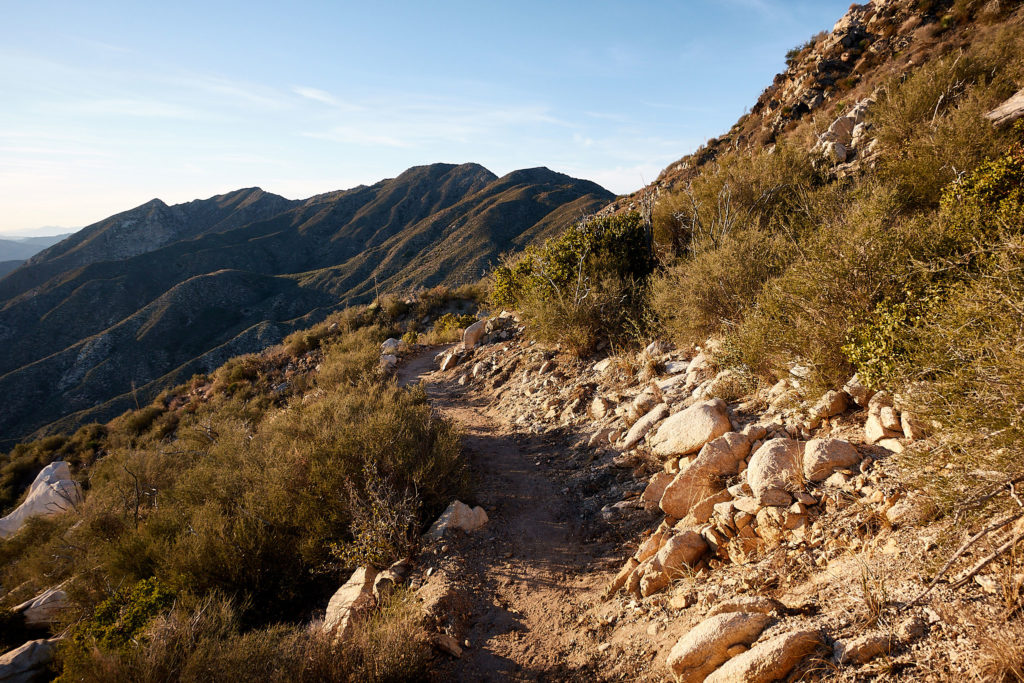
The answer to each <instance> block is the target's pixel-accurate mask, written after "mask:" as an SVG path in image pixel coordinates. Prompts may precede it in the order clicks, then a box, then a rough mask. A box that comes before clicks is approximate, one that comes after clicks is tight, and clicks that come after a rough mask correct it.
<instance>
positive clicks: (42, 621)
mask: <svg viewBox="0 0 1024 683" xmlns="http://www.w3.org/2000/svg"><path fill="white" fill-rule="evenodd" d="M63 585H64V584H61V585H60V586H55V587H53V588H49V589H47V590H45V591H43V592H42V593H40V594H39V595H37V596H36V597H34V598H32V599H31V600H26V601H25V602H23V603H21V604H20V605H18V606H17V607H14V608H13V609H11V611H12V612H15V613H20V614H21V615H22V616H23V617H25V624H26V625H27V626H32V627H38V626H49V625H50V624H52V623H53V622H54V621H55V620H56V618H57V615H59V614H60V613H61V612H62V611H64V609H65V608H67V606H68V594H67V593H66V592H65V591H64V589H63V588H62V586H63ZM2 680H3V679H0V681H2Z"/></svg>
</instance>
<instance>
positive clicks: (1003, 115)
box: [985, 90, 1024, 126]
mask: <svg viewBox="0 0 1024 683" xmlns="http://www.w3.org/2000/svg"><path fill="white" fill-rule="evenodd" d="M1022 116H1024V90H1018V91H1017V93H1016V94H1015V95H1013V97H1011V98H1010V99H1008V100H1006V101H1005V102H1003V103H1002V104H1000V105H999V106H998V107H996V108H995V109H993V110H992V111H990V112H988V113H987V114H985V118H987V119H988V120H989V121H991V122H992V123H993V124H994V125H996V126H1000V125H1002V124H1004V123H1011V122H1013V121H1016V120H1017V119H1019V118H1021V117H1022Z"/></svg>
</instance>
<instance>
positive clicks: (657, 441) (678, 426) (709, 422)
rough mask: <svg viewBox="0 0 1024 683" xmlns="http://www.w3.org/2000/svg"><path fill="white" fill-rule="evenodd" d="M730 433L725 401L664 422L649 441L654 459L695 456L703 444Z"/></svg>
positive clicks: (702, 405) (689, 410) (699, 405)
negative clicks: (656, 457) (658, 457)
mask: <svg viewBox="0 0 1024 683" xmlns="http://www.w3.org/2000/svg"><path fill="white" fill-rule="evenodd" d="M730 429H732V423H731V422H730V421H729V415H728V413H727V411H726V405H725V401H723V400H721V399H714V400H712V401H705V402H703V403H696V404H694V405H692V406H690V407H689V408H686V409H685V410H681V411H679V412H678V413H676V414H675V415H672V416H671V417H669V418H668V419H666V420H665V421H664V422H663V423H662V424H661V426H660V427H658V431H657V432H656V433H655V434H654V436H653V437H652V438H651V439H650V443H651V447H652V450H653V451H654V453H655V455H659V456H661V457H666V458H667V457H672V456H679V455H688V454H690V453H696V452H697V451H699V450H700V449H701V448H702V447H703V446H704V444H706V443H707V442H708V441H711V440H712V439H715V438H717V437H719V436H721V435H722V434H725V433H726V432H728V431H729V430H730Z"/></svg>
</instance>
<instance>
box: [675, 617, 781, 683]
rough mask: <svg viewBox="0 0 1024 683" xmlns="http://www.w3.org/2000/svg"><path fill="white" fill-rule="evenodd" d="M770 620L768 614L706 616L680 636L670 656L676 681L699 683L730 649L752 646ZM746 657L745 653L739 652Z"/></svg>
mask: <svg viewBox="0 0 1024 683" xmlns="http://www.w3.org/2000/svg"><path fill="white" fill-rule="evenodd" d="M770 622H771V617H769V616H767V615H765V614H756V613H747V612H728V613H726V614H718V615H715V616H713V617H710V618H708V619H705V620H704V621H702V622H701V623H700V624H698V625H697V626H695V627H693V628H692V629H690V631H689V632H688V633H687V634H686V635H685V636H683V637H682V638H680V639H679V641H678V642H677V643H676V644H675V646H673V647H672V651H671V652H670V653H669V655H668V666H669V669H670V670H671V671H672V674H673V675H674V676H675V679H676V682H677V683H700V682H701V681H704V680H705V679H706V678H707V676H708V674H710V673H712V672H713V671H714V670H715V669H717V668H718V667H719V666H721V665H722V663H724V662H725V661H727V660H728V659H729V653H728V650H729V648H731V647H733V646H734V645H750V644H751V643H753V642H754V641H755V640H757V637H758V636H759V635H761V631H763V630H764V628H765V627H766V626H767V625H768V624H769V623H770ZM740 656H743V655H740Z"/></svg>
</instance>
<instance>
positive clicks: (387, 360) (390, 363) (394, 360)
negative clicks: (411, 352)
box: [380, 353, 398, 370]
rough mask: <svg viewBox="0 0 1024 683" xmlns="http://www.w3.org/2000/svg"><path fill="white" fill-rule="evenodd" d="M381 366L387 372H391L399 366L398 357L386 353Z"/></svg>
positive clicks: (381, 360)
mask: <svg viewBox="0 0 1024 683" xmlns="http://www.w3.org/2000/svg"><path fill="white" fill-rule="evenodd" d="M380 365H381V367H382V368H384V369H385V370H390V369H392V368H393V367H395V366H396V365H398V356H394V355H392V354H390V353H386V354H384V355H383V356H381V357H380Z"/></svg>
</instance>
